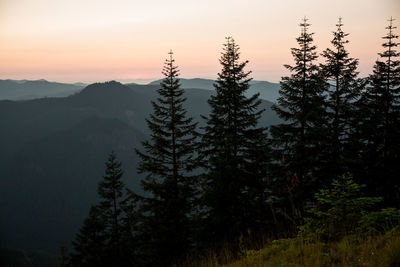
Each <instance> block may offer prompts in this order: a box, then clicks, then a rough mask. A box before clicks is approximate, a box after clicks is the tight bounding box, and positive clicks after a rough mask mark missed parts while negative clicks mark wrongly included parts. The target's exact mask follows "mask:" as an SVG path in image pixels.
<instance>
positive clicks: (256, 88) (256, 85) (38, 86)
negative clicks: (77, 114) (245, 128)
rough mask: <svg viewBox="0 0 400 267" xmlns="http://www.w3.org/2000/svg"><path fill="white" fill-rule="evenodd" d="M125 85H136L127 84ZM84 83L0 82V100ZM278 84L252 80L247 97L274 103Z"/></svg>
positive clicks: (197, 83)
mask: <svg viewBox="0 0 400 267" xmlns="http://www.w3.org/2000/svg"><path fill="white" fill-rule="evenodd" d="M160 82H161V80H156V81H153V82H151V83H149V84H148V85H154V86H159V85H160ZM180 83H181V85H182V88H185V89H190V88H196V89H204V90H214V83H215V81H214V80H211V79H201V78H194V79H180ZM126 85H128V86H129V85H137V84H135V83H128V84H126ZM85 86H86V84H84V83H74V84H68V83H57V82H49V81H46V80H43V79H42V80H36V81H29V80H0V100H30V99H36V98H44V97H65V96H68V95H71V94H73V93H76V92H79V91H80V90H82V89H83V88H84V87H85ZM279 88H280V86H279V84H277V83H271V82H267V81H257V80H253V81H251V82H250V88H249V90H248V91H247V96H250V95H253V94H255V93H259V94H260V98H261V99H264V100H268V101H271V102H274V103H275V102H276V100H277V98H278V96H279Z"/></svg>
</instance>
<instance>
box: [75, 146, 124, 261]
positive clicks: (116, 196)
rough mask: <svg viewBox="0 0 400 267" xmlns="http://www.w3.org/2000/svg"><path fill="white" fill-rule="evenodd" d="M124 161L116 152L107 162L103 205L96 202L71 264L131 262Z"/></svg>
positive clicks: (101, 190) (101, 187) (101, 193)
mask: <svg viewBox="0 0 400 267" xmlns="http://www.w3.org/2000/svg"><path fill="white" fill-rule="evenodd" d="M122 175H123V172H122V169H121V162H119V161H118V160H117V158H116V155H115V153H114V152H112V153H111V154H110V155H109V157H108V160H107V162H106V170H105V174H104V176H103V180H102V181H101V182H99V186H98V190H97V191H98V194H99V197H100V204H98V205H93V206H92V207H91V209H90V213H89V217H88V218H87V219H86V220H85V222H84V225H83V227H82V228H81V230H80V233H79V234H77V236H76V240H75V241H74V242H73V246H74V250H75V252H73V253H72V254H71V263H72V264H74V265H78V266H110V265H115V266H120V265H128V264H129V263H130V259H129V255H126V253H125V252H126V251H125V249H126V247H125V245H126V243H125V240H126V236H129V235H130V233H128V232H126V231H125V230H126V229H127V227H126V226H125V224H124V219H123V218H124V217H125V213H124V204H123V201H124V190H125V185H124V183H123V182H122V181H121V177H122Z"/></svg>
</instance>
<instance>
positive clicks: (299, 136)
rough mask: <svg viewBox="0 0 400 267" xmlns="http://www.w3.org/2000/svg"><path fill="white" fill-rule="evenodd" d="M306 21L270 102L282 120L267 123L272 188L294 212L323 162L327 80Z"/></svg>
mask: <svg viewBox="0 0 400 267" xmlns="http://www.w3.org/2000/svg"><path fill="white" fill-rule="evenodd" d="M309 26H310V24H309V23H308V22H307V19H304V20H303V22H302V23H301V24H300V27H301V34H300V36H299V37H298V38H297V39H296V40H297V43H298V45H299V47H298V48H292V55H293V58H294V65H285V67H286V68H287V69H288V70H289V71H290V72H291V75H290V76H287V77H282V81H281V89H280V91H279V93H280V97H279V99H278V104H277V105H274V106H273V109H274V110H275V111H276V112H277V114H278V115H279V117H280V118H281V119H283V120H284V123H282V124H279V125H276V126H272V127H271V134H272V144H273V150H274V152H273V153H274V157H275V164H274V165H275V166H274V177H275V184H276V185H277V187H278V188H277V189H276V191H279V190H280V191H281V193H278V194H279V195H280V197H281V198H283V199H286V200H290V202H291V204H285V206H290V207H291V208H290V209H291V210H292V212H291V213H292V215H293V216H298V211H301V210H302V209H303V207H304V205H305V204H306V202H307V201H308V200H310V199H312V196H313V192H314V191H315V189H316V188H317V187H318V186H319V185H321V184H322V182H323V181H321V180H318V178H319V172H320V171H321V166H324V164H325V162H326V159H324V157H323V156H324V154H325V155H326V153H323V152H324V150H325V149H326V148H325V147H326V135H327V129H326V109H325V105H324V103H325V99H324V98H325V97H324V92H325V91H326V87H327V85H326V83H325V82H324V80H323V78H322V77H321V73H320V70H319V67H318V65H316V62H315V61H316V59H317V57H318V56H317V52H316V51H315V50H316V46H315V45H313V37H312V36H313V34H312V33H309V32H308V28H309ZM296 214H297V215H296Z"/></svg>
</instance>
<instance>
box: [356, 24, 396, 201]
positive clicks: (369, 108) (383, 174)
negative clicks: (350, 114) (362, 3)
mask: <svg viewBox="0 0 400 267" xmlns="http://www.w3.org/2000/svg"><path fill="white" fill-rule="evenodd" d="M386 29H387V30H388V33H387V35H386V36H384V37H382V38H383V39H384V43H383V44H382V46H383V48H384V51H383V52H382V53H379V56H380V59H379V60H377V61H376V63H375V66H374V71H373V74H372V75H371V76H370V77H369V84H368V86H367V88H366V90H365V92H364V93H363V95H362V98H361V100H360V101H359V103H358V107H359V112H360V115H361V116H362V118H360V122H359V124H358V127H359V129H358V130H359V131H360V136H359V138H360V140H361V142H362V144H363V145H364V146H363V147H362V159H361V164H360V170H361V173H360V174H359V176H360V179H361V177H362V179H363V181H362V182H365V183H366V184H367V185H368V186H369V188H370V190H373V191H374V192H376V191H377V190H378V192H381V193H382V194H383V195H386V196H387V197H386V198H385V201H388V203H391V204H396V206H399V203H400V180H399V171H400V169H399V164H398V162H399V161H400V156H399V153H400V60H399V56H400V53H399V52H397V51H396V47H397V46H398V44H399V43H398V42H397V39H398V35H396V34H395V32H394V30H395V29H396V27H394V26H393V19H390V20H389V26H387V27H386Z"/></svg>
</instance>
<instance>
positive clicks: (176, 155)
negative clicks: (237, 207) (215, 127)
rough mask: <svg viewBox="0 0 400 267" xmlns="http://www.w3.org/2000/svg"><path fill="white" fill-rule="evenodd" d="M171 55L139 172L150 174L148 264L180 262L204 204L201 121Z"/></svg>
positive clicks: (144, 229) (143, 207) (144, 231)
mask: <svg viewBox="0 0 400 267" xmlns="http://www.w3.org/2000/svg"><path fill="white" fill-rule="evenodd" d="M169 55H170V57H169V58H168V59H167V60H166V61H165V64H164V68H163V72H162V73H163V75H164V76H165V78H164V80H163V81H162V82H161V88H160V89H158V90H157V92H158V95H159V97H158V98H157V101H154V102H152V104H153V110H154V113H153V114H151V115H150V118H149V119H147V125H148V127H149V128H150V130H151V137H150V140H147V141H145V142H143V148H144V152H141V151H139V150H136V152H137V154H138V155H139V156H140V158H141V161H140V164H139V168H138V171H139V172H140V173H145V174H146V178H145V179H144V180H143V181H142V187H143V189H144V190H145V191H146V192H147V193H148V194H146V196H137V198H138V199H139V200H140V208H139V210H140V212H141V215H142V216H141V219H140V220H141V221H140V226H139V228H140V229H139V231H140V232H141V233H139V238H140V239H141V242H143V244H144V246H147V247H150V249H149V250H148V251H146V253H147V255H146V257H147V258H148V259H147V260H148V263H147V264H154V265H159V264H170V263H174V262H176V261H178V260H180V257H181V256H182V255H184V254H185V253H186V252H188V251H189V250H190V248H191V247H192V245H193V240H192V239H193V234H192V233H191V229H193V227H194V225H193V223H194V218H193V217H194V216H193V213H194V210H195V209H196V206H197V205H198V204H197V199H198V192H197V190H198V187H197V186H196V185H197V184H198V182H199V181H198V179H199V178H198V175H197V174H196V173H195V172H194V171H195V170H196V169H197V168H198V167H199V164H200V160H199V157H198V155H197V154H196V151H197V150H198V142H197V136H198V134H197V132H196V125H197V123H194V122H193V119H192V118H189V117H187V115H186V110H185V108H184V106H183V105H184V103H185V100H186V98H185V97H184V96H183V94H184V90H183V89H181V88H180V84H179V79H178V76H179V71H178V67H177V66H175V64H174V62H175V61H174V59H173V57H172V55H173V53H172V52H170V53H169Z"/></svg>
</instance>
